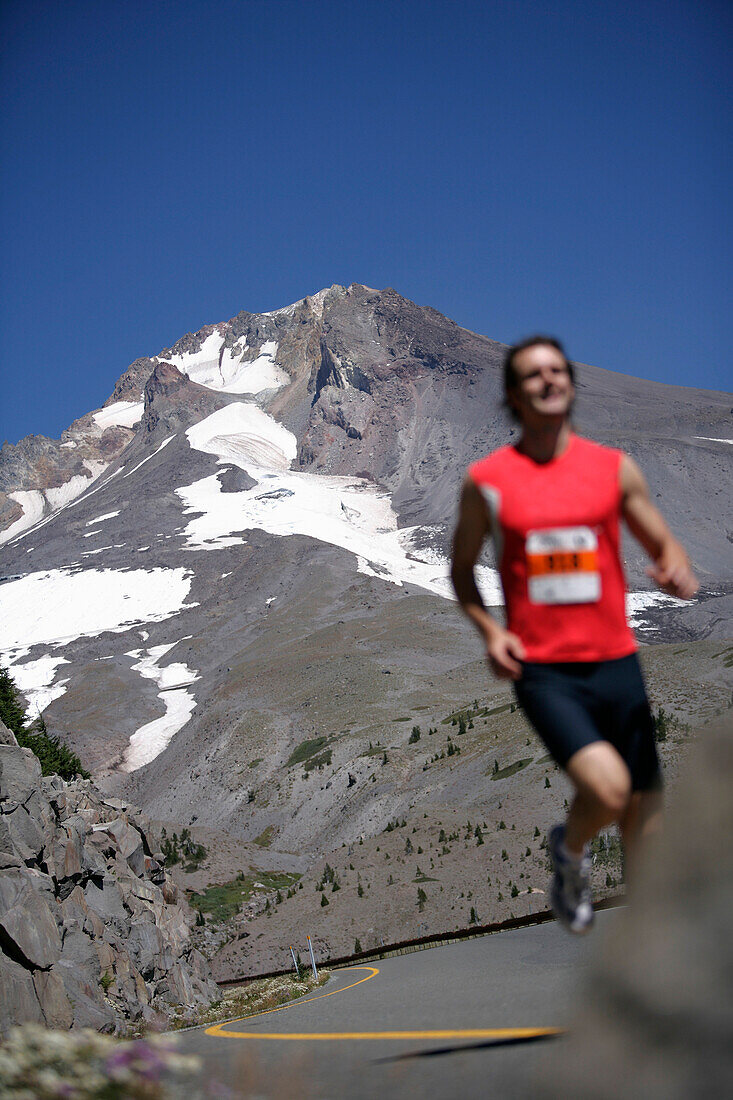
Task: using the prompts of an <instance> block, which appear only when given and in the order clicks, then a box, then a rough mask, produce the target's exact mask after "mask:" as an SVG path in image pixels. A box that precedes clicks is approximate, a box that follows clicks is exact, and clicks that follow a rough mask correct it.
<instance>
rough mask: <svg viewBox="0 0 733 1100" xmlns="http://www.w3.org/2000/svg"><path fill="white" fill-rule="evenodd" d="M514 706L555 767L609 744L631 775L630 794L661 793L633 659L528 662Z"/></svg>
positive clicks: (517, 684) (649, 717)
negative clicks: (592, 747) (590, 747)
mask: <svg viewBox="0 0 733 1100" xmlns="http://www.w3.org/2000/svg"><path fill="white" fill-rule="evenodd" d="M514 689H515V691H516V695H517V700H518V701H519V704H520V706H521V707H522V709H523V710H524V713H525V714H526V716H527V718H528V719H529V721H530V722H531V723H532V725H533V726H534V728H535V730H536V731H537V733H538V734H539V736H540V737H541V738H542V740H543V741H544V743H545V745H546V746H547V748H548V749H549V751H550V753H551V754H552V756H553V758H554V759H555V761H556V762H557V763H558V764H559V765H560V767H562V768H564V767H565V766H566V764H567V762H568V760H570V757H571V756H573V755H574V754H575V753H576V752H577V751H578V749H582V748H584V747H585V745H590V744H592V743H593V742H594V741H610V742H611V744H612V745H613V746H614V747H615V748H616V749H618V751H619V752H620V753H621V756H622V757H623V758H624V760H625V761H626V764H627V765H628V768H629V771H630V772H631V783H632V789H633V790H635V791H648V790H654V789H659V788H660V787H661V772H660V769H659V760H658V757H657V750H656V746H655V744H654V719H653V717H652V713H651V710H650V707H649V701H648V699H647V696H646V689H645V687H644V680H643V678H642V675H641V668H640V667H639V659H638V657H637V655H636V654H635V653H632V654H631V655H630V656H628V657H621V658H619V659H618V660H615V661H572V662H561V663H558V664H539V663H530V662H526V663H524V664H523V666H522V676H521V679H519V680H517V681H516V682H515V684H514Z"/></svg>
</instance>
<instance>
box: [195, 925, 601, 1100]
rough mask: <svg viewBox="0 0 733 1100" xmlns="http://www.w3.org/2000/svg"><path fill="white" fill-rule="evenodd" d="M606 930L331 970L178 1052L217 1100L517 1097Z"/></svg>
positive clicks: (487, 943) (565, 1018) (562, 1024)
mask: <svg viewBox="0 0 733 1100" xmlns="http://www.w3.org/2000/svg"><path fill="white" fill-rule="evenodd" d="M613 919H614V914H613V912H602V913H599V914H598V916H597V925H596V929H595V930H594V932H593V933H592V934H591V935H590V936H588V937H586V938H583V939H579V938H575V937H573V936H570V935H569V934H568V933H566V932H565V931H564V930H563V929H562V928H561V927H560V926H559V925H557V924H555V923H550V924H543V925H538V926H536V927H533V928H524V929H518V930H516V931H512V932H503V933H500V934H495V935H491V936H484V937H482V938H480V939H475V940H468V941H464V942H463V943H459V944H450V945H447V946H445V947H438V948H433V949H432V950H429V951H419V952H415V953H412V954H410V955H402V956H398V957H396V958H390V959H384V960H379V961H377V962H375V963H374V965H373V966H367V965H360V966H353V967H349V968H345V969H343V970H338V971H335V972H334V974H333V977H332V978H331V980H330V981H329V982H328V983H327V984H326V985H325V986H323V987H322V988H321V989H319V990H318V991H317V992H314V993H313V994H311V995H310V996H308V997H305V998H303V999H302V1000H299V1001H295V1002H291V1003H290V1004H288V1005H286V1006H283V1007H282V1008H281V1009H275V1010H273V1011H270V1012H266V1013H262V1014H260V1015H258V1016H254V1017H250V1018H248V1019H246V1020H240V1021H238V1022H231V1023H227V1024H224V1025H217V1026H216V1027H215V1028H208V1029H207V1030H204V1029H196V1030H193V1031H189V1032H186V1033H185V1034H183V1035H182V1036H181V1043H180V1049H181V1050H182V1052H185V1053H187V1054H193V1053H195V1054H197V1055H198V1056H199V1057H200V1058H201V1059H202V1061H203V1066H204V1069H203V1073H202V1076H201V1080H200V1081H199V1088H200V1090H201V1092H200V1095H204V1096H211V1097H217V1098H225V1097H238V1096H251V1097H268V1098H283V1100H284V1098H293V1097H297V1098H298V1100H300V1098H301V1097H302V1098H304V1100H307V1098H319V1100H326V1098H328V1100H331V1098H333V1100H341V1098H344V1097H348V1098H349V1100H352V1098H353V1100H367V1098H369V1100H372V1098H374V1097H380V1098H382V1097H385V1098H386V1097H393V1096H394V1097H399V1098H400V1100H402V1098H411V1097H420V1098H424V1097H425V1096H429V1097H430V1098H431V1100H443V1098H445V1100H449V1098H450V1100H455V1098H456V1097H461V1098H471V1097H485V1096H491V1097H492V1098H502V1097H518V1098H519V1097H522V1098H525V1097H527V1096H528V1095H531V1094H532V1091H533V1088H532V1083H533V1081H536V1080H537V1079H538V1075H541V1074H542V1059H543V1054H544V1053H545V1052H546V1051H547V1048H548V1046H549V1045H550V1044H554V1043H558V1042H559V1043H562V1042H563V1038H562V1035H561V1034H556V1033H555V1029H560V1030H562V1029H564V1028H566V1027H567V1025H568V1023H569V1021H570V1020H571V1018H572V1015H573V1011H574V1009H575V1004H576V993H577V989H578V986H579V984H580V982H582V979H583V975H584V971H585V970H586V968H587V964H588V961H589V959H590V957H591V954H592V952H593V951H595V950H597V949H598V946H599V941H600V940H601V939H602V938H603V929H604V926H608V924H609V923H610V922H611V921H613ZM192 1094H193V1090H192Z"/></svg>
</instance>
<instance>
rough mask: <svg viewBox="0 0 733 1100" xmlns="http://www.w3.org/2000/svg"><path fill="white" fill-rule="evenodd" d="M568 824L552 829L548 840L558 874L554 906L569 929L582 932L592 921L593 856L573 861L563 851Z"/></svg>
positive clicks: (561, 921)
mask: <svg viewBox="0 0 733 1100" xmlns="http://www.w3.org/2000/svg"><path fill="white" fill-rule="evenodd" d="M564 840H565V826H564V825H555V826H554V827H553V828H552V829H551V830H550V835H549V837H548V843H549V848H550V856H551V858H552V865H553V868H554V871H555V874H554V876H553V879H552V886H551V889H550V900H551V901H552V910H553V912H554V914H555V916H556V917H557V919H558V920H559V921H560V923H561V924H563V925H564V926H565V927H566V928H567V929H568V931H570V932H575V933H576V934H578V935H582V934H583V933H584V932H588V931H590V928H591V926H592V924H593V917H594V913H593V899H592V897H591V892H590V860H589V859H588V856H585V855H584V856H583V858H582V860H581V861H580V863H579V864H578V863H574V862H573V861H572V860H570V859H568V858H567V856H565V855H563V852H562V849H563V847H564V843H563V842H564Z"/></svg>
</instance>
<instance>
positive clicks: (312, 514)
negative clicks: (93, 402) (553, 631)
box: [176, 403, 498, 603]
mask: <svg viewBox="0 0 733 1100" xmlns="http://www.w3.org/2000/svg"><path fill="white" fill-rule="evenodd" d="M186 435H187V437H188V440H189V443H190V444H191V446H192V447H194V448H196V449H197V450H201V451H204V452H205V453H207V454H215V455H217V456H218V457H219V459H220V461H221V462H234V463H235V464H236V465H237V466H239V467H241V469H243V470H245V471H246V473H248V474H249V476H250V477H251V478H253V479H254V480H255V481H256V482H257V485H255V486H254V487H253V488H252V489H249V490H246V491H243V492H239V493H224V492H223V491H222V487H221V484H220V482H219V477H218V475H217V474H211V475H209V476H208V477H205V478H202V479H201V480H200V481H197V482H194V483H193V484H192V485H188V486H185V487H182V488H180V489H177V490H176V492H177V494H178V496H179V497H180V498H181V499H182V500H183V502H184V504H185V506H186V508H185V510H186V512H188V513H197V515H196V518H195V519H192V520H191V522H190V523H189V524H188V526H187V527H186V529H185V531H184V532H183V534H184V536H185V537H186V539H187V547H188V549H191V550H203V549H212V548H217V547H222V546H234V545H237V544H241V543H242V542H244V539H243V538H242V537H241V535H238V534H237V533H238V532H242V531H247V530H253V529H260V530H263V531H267V532H268V533H269V534H273V535H296V534H298V535H308V536H309V537H310V538H313V539H317V540H318V541H320V542H326V543H330V544H331V545H333V546H339V547H341V548H342V549H344V550H347V551H349V552H350V553H352V554H354V556H355V557H356V564H357V569H358V570H359V571H360V572H362V573H367V574H369V575H372V576H377V577H379V578H380V579H382V580H386V581H389V582H391V583H392V584H397V585H402V584H405V583H407V584H414V585H417V586H418V587H419V588H424V589H426V590H427V591H429V592H434V593H435V594H436V595H439V596H442V597H444V598H452V590H451V587H450V582H449V580H448V565H447V562H446V561H445V559H444V558H443V557H441V556H440V555H436V554H435V552H431V551H428V552H422V551H418V550H416V549H415V548H414V547H413V545H412V542H411V539H412V535H413V533H414V530H415V529H414V528H403V529H401V530H400V529H398V527H397V516H396V514H395V512H394V509H393V508H392V501H391V498H390V496H389V494H387V493H383V492H379V490H377V489H375V487H374V485H372V484H371V482H368V481H366V480H364V479H363V478H349V477H337V476H327V475H323V474H311V473H300V472H297V473H296V472H294V471H292V470H290V469H289V466H290V464H291V463H292V461H293V459H294V458H295V456H296V454H297V440H296V438H295V436H294V435H293V434H292V432H289V431H288V430H287V428H284V427H283V425H282V424H279V423H278V422H277V421H276V420H275V419H273V417H271V416H268V415H267V413H265V412H263V411H262V410H261V409H259V408H258V407H257V406H255V405H251V404H246V403H234V404H232V405H227V406H226V407H225V408H223V409H219V410H218V411H217V412H215V413H212V415H211V416H208V417H206V419H205V420H202V421H200V422H199V423H198V424H195V425H194V426H193V427H192V428H189V429H188V431H187V432H186ZM482 579H483V581H484V584H485V585H486V587H487V589H488V590H489V591H488V592H487V599H489V601H490V602H494V603H495V602H496V593H497V591H498V586H497V580H496V575H495V571H494V570H489V569H486V570H484V575H483V578H482Z"/></svg>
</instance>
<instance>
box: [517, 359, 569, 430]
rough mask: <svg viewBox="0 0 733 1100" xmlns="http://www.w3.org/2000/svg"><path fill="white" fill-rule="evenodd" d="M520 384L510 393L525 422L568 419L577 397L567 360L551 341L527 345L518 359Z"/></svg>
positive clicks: (518, 380)
mask: <svg viewBox="0 0 733 1100" xmlns="http://www.w3.org/2000/svg"><path fill="white" fill-rule="evenodd" d="M514 374H515V376H516V379H517V381H516V384H515V386H514V387H513V388H512V389H511V390H510V391H509V393H508V394H507V397H508V400H509V403H510V404H511V406H512V408H513V409H515V410H516V412H517V415H518V416H519V419H520V420H521V422H522V423H523V424H527V425H532V424H537V425H540V424H545V423H547V422H548V421H552V420H557V419H560V420H564V419H565V417H567V416H568V415H569V413H570V409H571V406H572V404H573V400H574V398H575V387H574V386H573V383H572V382H571V380H570V373H569V371H568V368H567V365H566V363H565V359H564V358H563V356H562V354H561V353H560V352H559V351H558V350H557V348H553V347H552V345H551V344H534V345H533V346H532V347H529V348H524V350H523V351H520V352H519V353H518V354H517V355H516V356H515V359H514Z"/></svg>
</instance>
